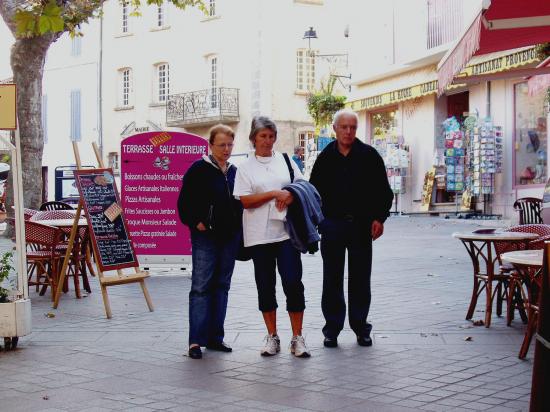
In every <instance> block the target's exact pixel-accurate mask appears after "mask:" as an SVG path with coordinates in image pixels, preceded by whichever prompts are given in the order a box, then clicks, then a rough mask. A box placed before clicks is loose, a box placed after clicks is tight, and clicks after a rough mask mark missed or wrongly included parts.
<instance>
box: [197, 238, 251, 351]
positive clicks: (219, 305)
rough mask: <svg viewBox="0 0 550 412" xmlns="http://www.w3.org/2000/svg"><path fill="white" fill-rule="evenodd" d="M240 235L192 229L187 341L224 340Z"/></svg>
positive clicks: (202, 343)
mask: <svg viewBox="0 0 550 412" xmlns="http://www.w3.org/2000/svg"><path fill="white" fill-rule="evenodd" d="M240 239H241V234H240V233H237V234H235V235H234V236H232V237H230V238H228V239H218V238H216V237H215V236H214V235H213V234H212V233H211V232H200V231H198V230H192V231H191V247H192V260H193V272H192V278H191V291H190V292H189V343H190V344H192V343H198V344H199V345H201V346H206V345H207V344H209V343H218V342H222V341H223V337H224V328H223V324H224V322H225V314H226V312H227V298H228V292H229V287H230V286H231V276H232V275H233V269H234V267H235V256H236V254H237V250H238V248H239V244H240Z"/></svg>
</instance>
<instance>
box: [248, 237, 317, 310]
mask: <svg viewBox="0 0 550 412" xmlns="http://www.w3.org/2000/svg"><path fill="white" fill-rule="evenodd" d="M250 249H251V250H250V252H251V255H252V260H253V262H254V277H255V278H256V287H257V289H258V307H259V309H260V311H262V312H271V311H273V310H275V309H277V298H276V297H275V285H276V281H277V277H276V273H275V268H277V269H279V275H280V276H281V283H282V285H283V291H284V292H285V295H286V310H287V311H288V312H303V311H304V309H305V307H306V305H305V298H304V284H303V283H302V260H301V258H300V252H299V251H298V249H296V248H295V247H294V246H292V243H291V242H290V240H285V241H282V242H276V243H268V244H265V245H255V246H252V247H251V248H250Z"/></svg>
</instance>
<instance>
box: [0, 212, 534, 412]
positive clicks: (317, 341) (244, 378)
mask: <svg viewBox="0 0 550 412" xmlns="http://www.w3.org/2000/svg"><path fill="white" fill-rule="evenodd" d="M474 228H475V222H471V221H449V220H443V219H439V218H427V217H423V218H421V217H416V218H408V217H392V218H391V219H390V220H389V221H388V222H387V224H386V234H385V235H384V237H383V238H382V239H380V240H379V241H377V242H376V243H375V248H374V254H375V259H374V273H373V304H372V308H371V316H370V321H371V322H372V323H373V325H374V330H373V339H374V345H373V346H372V347H370V348H363V347H359V346H357V344H356V343H355V337H354V335H353V333H352V332H351V331H350V330H349V328H348V327H347V326H346V329H344V331H343V332H342V334H341V335H340V337H339V343H340V346H339V348H337V349H326V348H324V347H323V346H322V333H321V327H322V325H323V320H322V314H321V309H320V299H321V288H322V262H321V257H320V254H319V253H317V254H316V255H314V256H309V255H308V256H304V257H303V263H304V284H305V288H306V300H307V302H306V305H307V309H306V312H305V319H304V321H305V325H304V332H305V333H304V334H305V336H306V342H307V343H308V345H309V347H310V349H312V357H311V358H309V359H298V358H294V357H293V356H292V355H291V354H290V353H289V352H288V350H287V346H288V344H289V341H290V337H291V336H290V335H291V333H290V329H289V321H288V317H287V316H286V314H285V312H284V311H283V310H280V311H279V313H280V316H279V321H278V324H279V329H280V336H281V344H282V347H283V350H282V352H281V353H280V354H279V355H278V356H275V357H272V358H262V357H261V356H260V354H259V351H260V348H261V345H262V338H263V337H264V335H265V329H264V327H263V322H262V319H261V314H260V313H259V312H258V310H257V297H256V288H255V284H254V278H253V270H252V263H251V262H245V263H242V262H239V263H238V264H237V267H236V269H235V273H234V277H233V283H232V289H231V291H230V301H229V309H228V316H227V321H226V341H227V342H228V343H230V344H231V346H233V348H234V352H233V353H231V354H223V353H217V352H208V351H205V352H204V358H203V359H202V360H201V361H196V360H191V359H189V358H188V357H185V356H183V354H184V353H186V340H187V328H188V326H187V302H188V292H189V286H190V278H189V276H182V275H171V274H170V273H166V271H164V272H161V271H156V273H155V271H153V272H154V273H153V274H157V275H159V276H153V277H152V278H150V279H149V280H148V287H149V290H150V292H151V295H152V298H153V301H154V304H155V309H156V310H155V312H153V313H149V312H148V311H147V306H146V304H145V301H144V299H143V298H142V295H141V291H140V288H139V286H137V285H126V286H118V287H112V288H110V289H109V290H110V296H111V304H112V308H113V315H114V317H113V319H111V320H107V319H106V318H105V316H104V311H103V304H102V301H101V294H100V292H99V288H98V287H97V284H96V283H95V279H94V284H93V286H92V287H93V293H92V294H91V295H90V296H88V297H85V298H83V299H81V300H77V299H75V298H74V294H73V293H72V291H71V292H70V293H68V294H66V295H64V296H62V299H61V302H60V306H59V309H58V310H52V309H51V302H50V301H49V296H46V297H40V296H37V294H36V293H35V291H34V290H32V291H31V296H32V299H33V322H34V324H33V333H32V334H31V335H30V336H27V337H24V338H22V339H21V340H20V342H19V347H18V349H17V350H16V351H14V352H0V375H1V376H2V379H0V410H2V411H111V410H132V411H152V410H169V411H193V410H203V411H204V410H220V411H221V410H223V411H242V410H253V411H260V410H261V411H263V410H268V411H279V410H283V411H305V410H314V411H331V410H341V411H396V412H399V411H407V410H427V411H447V410H456V411H458V410H460V411H467V410H490V411H519V410H522V411H523V410H528V401H529V392H530V382H531V372H532V357H533V350H531V351H530V352H529V354H528V356H527V359H526V360H523V361H522V360H519V359H518V358H517V353H518V351H519V348H520V344H521V340H522V338H523V331H524V326H523V324H521V322H520V321H518V320H515V321H514V322H513V324H512V327H506V324H505V320H504V318H496V316H495V318H494V321H493V323H492V325H491V328H490V329H486V328H484V327H474V326H473V325H472V323H471V322H467V321H465V320H464V317H465V314H466V309H467V305H468V302H469V298H470V295H471V288H472V268H471V263H470V261H469V258H468V257H467V254H466V251H465V249H464V248H463V246H462V245H461V244H460V242H459V241H457V240H455V239H452V238H451V233H452V232H454V231H460V230H472V229H474ZM161 274H162V276H160V275H161ZM279 284H280V282H279ZM278 287H279V290H278V296H279V303H280V306H281V308H282V309H284V297H283V296H284V295H283V294H282V290H280V285H278ZM481 308H482V305H478V308H477V311H476V314H475V316H474V318H475V319H482V318H483V317H484V313H483V311H482V310H481ZM48 313H54V314H55V317H51V318H50V317H47V316H45V315H46V314H48ZM468 336H470V337H472V340H471V341H465V338H466V337H468Z"/></svg>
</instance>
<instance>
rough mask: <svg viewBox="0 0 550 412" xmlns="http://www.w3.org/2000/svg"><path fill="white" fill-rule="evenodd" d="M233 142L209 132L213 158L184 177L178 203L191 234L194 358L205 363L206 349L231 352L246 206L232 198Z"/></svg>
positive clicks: (225, 133) (220, 130)
mask: <svg viewBox="0 0 550 412" xmlns="http://www.w3.org/2000/svg"><path fill="white" fill-rule="evenodd" d="M234 138H235V134H234V132H233V130H232V129H231V128H230V127H228V126H225V125H221V124H219V125H217V126H214V127H213V128H212V129H210V137H209V149H210V150H209V151H210V155H209V156H203V158H202V159H200V160H197V161H196V162H195V163H193V165H192V166H191V167H190V168H189V170H188V171H187V173H185V176H184V177H183V185H182V188H181V192H180V195H179V199H178V211H179V215H180V219H181V221H182V222H183V223H184V224H185V225H187V226H188V227H189V230H190V231H191V247H192V260H193V272H192V281H191V291H190V292H189V356H190V357H191V358H193V359H201V358H202V351H201V346H206V348H207V349H210V350H216V351H221V352H231V350H232V349H231V347H229V346H228V345H227V344H225V343H224V341H223V338H224V329H223V324H224V321H225V314H226V311H227V295H228V292H229V287H230V285H231V276H232V274H233V268H234V266H235V257H236V254H237V251H238V249H239V245H240V241H241V233H242V231H241V225H242V205H241V203H240V201H238V200H236V199H235V198H234V197H233V186H234V183H235V174H236V173H237V168H236V167H235V166H234V165H232V164H230V163H229V162H228V159H229V157H230V156H231V151H232V150H233V140H234Z"/></svg>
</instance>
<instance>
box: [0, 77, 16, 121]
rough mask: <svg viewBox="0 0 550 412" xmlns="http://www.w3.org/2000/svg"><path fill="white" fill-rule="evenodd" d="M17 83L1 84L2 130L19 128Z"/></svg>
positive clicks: (0, 108) (0, 111) (0, 114)
mask: <svg viewBox="0 0 550 412" xmlns="http://www.w3.org/2000/svg"><path fill="white" fill-rule="evenodd" d="M16 113H17V92H16V87H15V84H0V130H15V129H17V116H16Z"/></svg>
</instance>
